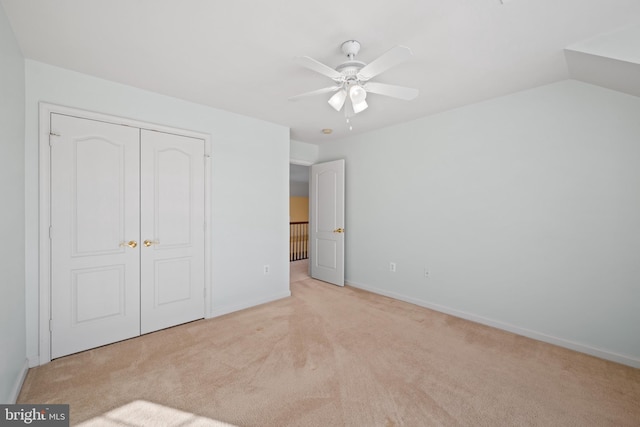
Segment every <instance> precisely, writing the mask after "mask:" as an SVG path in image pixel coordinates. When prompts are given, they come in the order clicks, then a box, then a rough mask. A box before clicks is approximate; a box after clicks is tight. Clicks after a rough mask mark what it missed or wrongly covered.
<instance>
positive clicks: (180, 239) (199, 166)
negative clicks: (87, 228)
mask: <svg viewBox="0 0 640 427" xmlns="http://www.w3.org/2000/svg"><path fill="white" fill-rule="evenodd" d="M140 188H141V191H140V195H141V196H140V197H141V205H140V206H141V218H142V224H141V236H140V238H141V240H142V244H141V249H140V251H141V285H140V286H141V287H140V289H141V332H142V333H143V334H145V333H148V332H152V331H156V330H158V329H163V328H167V327H169V326H173V325H177V324H180V323H185V322H189V321H192V320H196V319H201V318H203V317H204V289H205V288H204V225H205V218H204V141H203V140H201V139H194V138H189V137H184V136H178V135H173V134H169V133H162V132H155V131H149V130H142V133H141V174H140Z"/></svg>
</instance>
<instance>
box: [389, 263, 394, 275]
mask: <svg viewBox="0 0 640 427" xmlns="http://www.w3.org/2000/svg"><path fill="white" fill-rule="evenodd" d="M389 271H390V272H392V273H395V272H396V263H395V262H390V263H389Z"/></svg>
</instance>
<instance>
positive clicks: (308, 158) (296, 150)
mask: <svg viewBox="0 0 640 427" xmlns="http://www.w3.org/2000/svg"><path fill="white" fill-rule="evenodd" d="M318 153H319V148H318V146H317V145H315V144H309V143H307V142H302V141H296V140H294V139H292V140H291V142H290V144H289V158H290V159H291V163H293V164H297V165H312V164H314V163H315V162H316V161H317V160H318Z"/></svg>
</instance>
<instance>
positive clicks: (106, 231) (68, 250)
mask: <svg viewBox="0 0 640 427" xmlns="http://www.w3.org/2000/svg"><path fill="white" fill-rule="evenodd" d="M50 125H51V139H50V141H51V142H50V145H51V150H50V151H51V176H50V180H51V181H50V184H51V230H50V239H51V325H50V329H51V358H57V357H61V356H64V355H67V354H71V353H76V352H79V351H83V350H87V349H90V348H94V347H98V346H101V345H105V344H109V343H112V342H116V341H121V340H124V339H127V338H131V337H135V336H138V335H140V334H144V333H147V332H152V331H155V330H158V329H163V328H166V327H169V326H174V325H178V324H180V323H184V322H189V321H192V320H195V319H201V318H203V317H204V307H205V295H204V291H205V279H204V274H205V257H204V254H205V250H204V249H205V248H204V245H205V241H204V235H205V230H204V227H205V206H204V200H205V194H204V184H205V183H204V175H205V174H204V161H205V157H204V140H202V139H197V138H190V137H184V136H177V135H174V134H170V133H163V132H155V131H149V130H144V129H139V128H135V127H131V126H124V125H118V124H110V123H106V122H103V121H98V120H90V119H83V118H78V117H72V116H67V115H63V114H56V113H53V114H52V115H51V123H50Z"/></svg>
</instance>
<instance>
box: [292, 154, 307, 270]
mask: <svg viewBox="0 0 640 427" xmlns="http://www.w3.org/2000/svg"><path fill="white" fill-rule="evenodd" d="M289 261H290V277H291V282H294V281H297V280H303V279H305V278H308V277H309V166H305V165H297V164H290V165H289Z"/></svg>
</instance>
